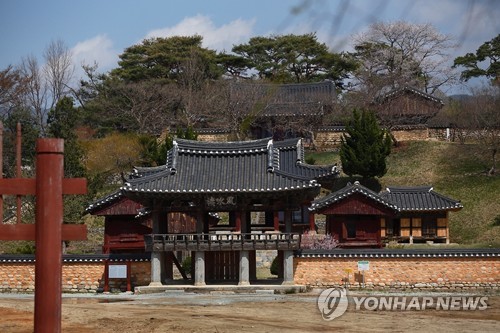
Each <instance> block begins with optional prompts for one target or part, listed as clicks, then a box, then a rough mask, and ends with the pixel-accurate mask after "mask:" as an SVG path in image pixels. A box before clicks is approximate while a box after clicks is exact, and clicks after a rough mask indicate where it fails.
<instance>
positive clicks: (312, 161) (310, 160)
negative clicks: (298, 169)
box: [305, 156, 316, 165]
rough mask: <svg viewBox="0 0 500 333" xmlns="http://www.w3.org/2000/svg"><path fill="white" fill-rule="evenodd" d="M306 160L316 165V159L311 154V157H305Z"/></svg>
mask: <svg viewBox="0 0 500 333" xmlns="http://www.w3.org/2000/svg"><path fill="white" fill-rule="evenodd" d="M305 162H306V163H307V164H310V165H314V164H316V159H315V158H314V157H312V156H309V157H306V158H305Z"/></svg>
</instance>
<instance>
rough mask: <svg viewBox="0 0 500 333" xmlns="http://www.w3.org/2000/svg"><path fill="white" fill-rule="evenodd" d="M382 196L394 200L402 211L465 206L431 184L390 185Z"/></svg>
mask: <svg viewBox="0 0 500 333" xmlns="http://www.w3.org/2000/svg"><path fill="white" fill-rule="evenodd" d="M380 196H381V197H383V198H385V199H386V200H389V201H391V202H393V203H394V204H395V205H396V206H398V207H399V209H400V211H402V212H404V211H437V210H455V209H457V210H458V209H461V208H463V206H462V204H461V203H460V201H457V200H454V199H451V198H448V197H446V196H444V195H441V194H439V193H436V192H435V191H434V190H433V188H432V187H430V186H420V187H388V188H387V190H386V191H384V192H382V193H380Z"/></svg>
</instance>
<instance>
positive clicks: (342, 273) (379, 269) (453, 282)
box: [294, 257, 500, 290]
mask: <svg viewBox="0 0 500 333" xmlns="http://www.w3.org/2000/svg"><path fill="white" fill-rule="evenodd" d="M358 260H368V261H369V270H368V271H365V274H364V275H365V276H364V278H365V284H366V287H367V288H372V289H389V288H395V289H422V290H431V289H432V290H434V289H436V290H450V289H470V288H479V289H499V287H500V258H499V257H480V258H468V257H455V258H454V257H447V258H411V257H410V258H363V259H358V258H328V257H326V258H317V257H316V258H314V257H313V258H311V257H296V258H294V280H295V283H297V284H304V285H308V286H311V287H331V286H342V285H344V282H345V278H346V277H347V275H348V273H349V275H350V277H349V283H350V286H351V288H359V287H360V284H361V282H362V275H361V273H360V272H359V271H358Z"/></svg>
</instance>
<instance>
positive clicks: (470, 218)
mask: <svg viewBox="0 0 500 333" xmlns="http://www.w3.org/2000/svg"><path fill="white" fill-rule="evenodd" d="M307 157H308V158H309V157H312V158H314V159H315V161H316V164H329V163H336V162H339V161H340V158H339V156H338V154H337V153H331V152H330V153H310V154H308V155H307ZM387 165H388V172H387V174H386V175H385V176H384V177H382V178H381V179H379V182H380V185H381V188H385V187H386V186H390V185H392V186H419V185H432V186H433V187H434V189H435V190H436V191H437V192H439V193H441V194H444V195H446V196H450V197H452V198H454V199H457V200H461V202H462V204H463V206H464V208H463V209H462V210H461V211H458V212H451V213H450V235H451V241H452V242H456V243H461V244H478V245H483V246H490V245H491V246H496V247H498V246H500V221H499V220H500V175H498V174H497V175H496V176H493V177H490V176H487V175H486V172H487V170H488V169H489V168H490V167H491V153H490V152H489V151H488V150H487V149H486V148H484V147H482V146H480V145H476V144H465V145H462V144H458V143H446V142H434V141H418V142H417V141H416V142H406V143H403V144H402V145H401V146H400V147H398V148H396V149H394V150H393V152H392V154H391V155H390V156H389V158H388V160H387ZM348 180H349V179H348V178H347V176H346V175H343V176H342V178H341V179H340V180H339V181H338V184H337V185H336V186H335V187H336V188H337V187H342V186H344V184H345V183H346V182H347V181H348ZM495 219H496V222H495Z"/></svg>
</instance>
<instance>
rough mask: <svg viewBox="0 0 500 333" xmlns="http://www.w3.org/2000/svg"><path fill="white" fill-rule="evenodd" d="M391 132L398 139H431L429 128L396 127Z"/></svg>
mask: <svg viewBox="0 0 500 333" xmlns="http://www.w3.org/2000/svg"><path fill="white" fill-rule="evenodd" d="M391 134H392V135H393V136H394V138H396V140H397V141H423V140H427V139H429V130H428V129H427V128H416V129H396V130H391Z"/></svg>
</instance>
